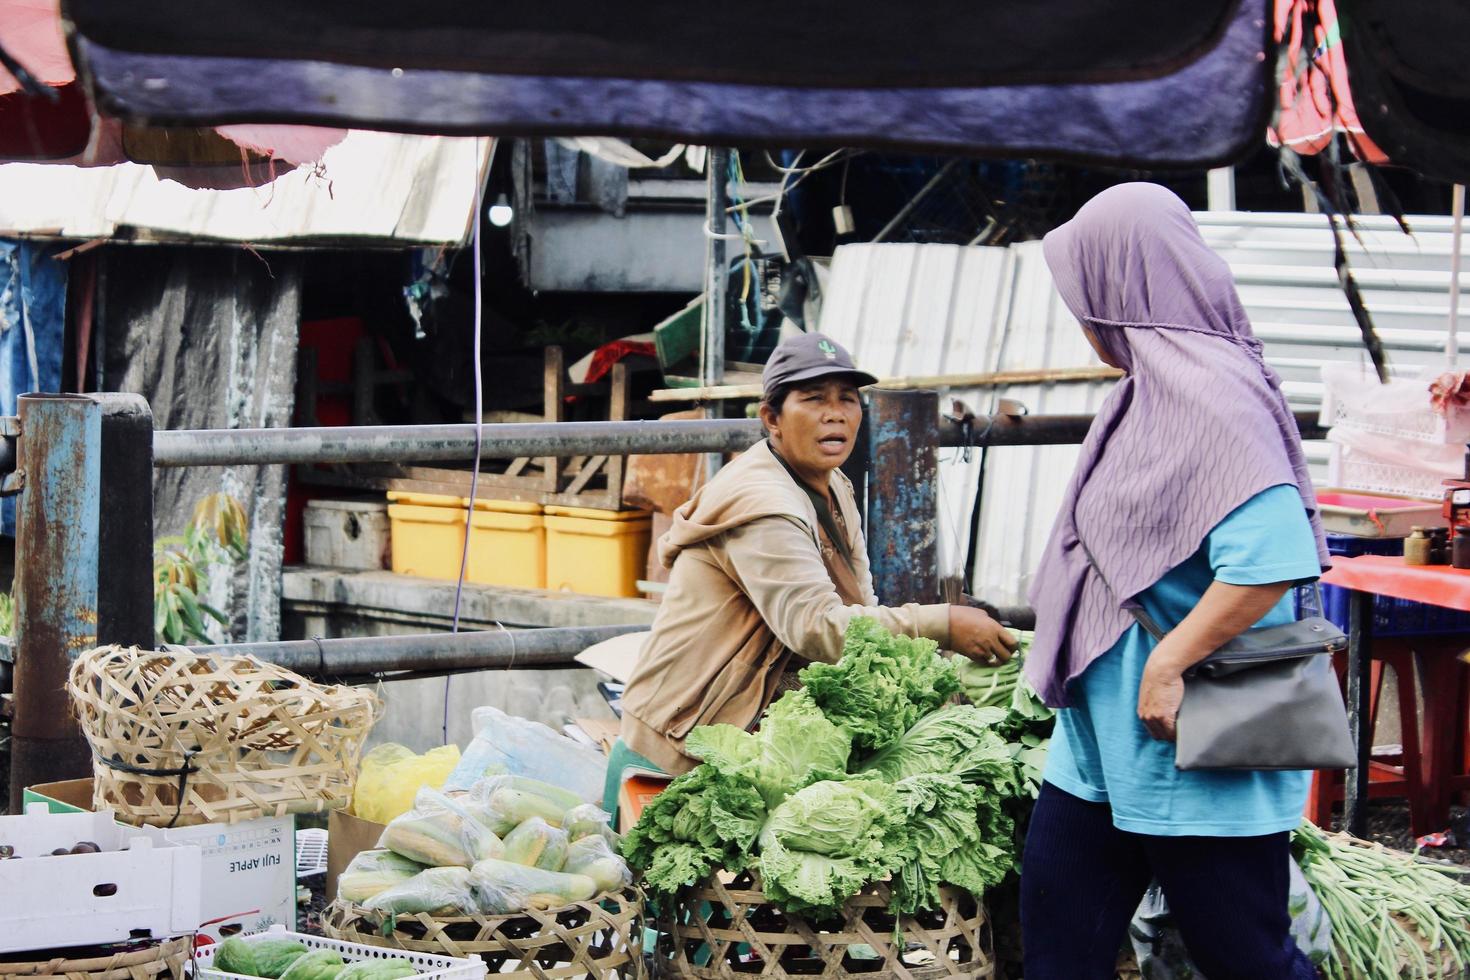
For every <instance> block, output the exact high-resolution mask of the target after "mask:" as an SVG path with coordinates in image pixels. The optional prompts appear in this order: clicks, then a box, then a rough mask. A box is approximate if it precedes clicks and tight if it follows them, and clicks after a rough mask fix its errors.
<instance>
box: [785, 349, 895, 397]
mask: <svg viewBox="0 0 1470 980" xmlns="http://www.w3.org/2000/svg"><path fill="white" fill-rule="evenodd" d="M833 374H841V375H847V376H848V377H850V378H852V380H853V381H854V382H855V383H856V384H857V385H858V387H862V386H863V385H871V384H877V383H878V379H877V378H875V377H873V376H872V375H871V374H869V373H868V372H866V371H859V370H858V369H857V367H856V366H854V365H853V363H852V355H851V354H849V353H848V352H847V349H846V348H845V347H843V346H842V345H841V344H839V343H837V341H835V340H833V339H832V338H830V337H825V336H823V335H822V334H819V333H804V334H801V335H799V336H796V337H792V338H791V339H790V340H787V341H785V342H784V343H782V344H781V346H779V347H777V348H776V349H775V350H774V351H772V352H771V359H770V360H769V361H767V362H766V368H765V370H764V371H763V372H761V394H762V396H763V397H766V398H769V397H770V396H771V395H772V394H773V393H775V391H776V389H777V388H780V387H782V386H783V385H789V384H794V383H796V382H798V381H811V380H812V379H813V378H825V377H827V376H828V375H833Z"/></svg>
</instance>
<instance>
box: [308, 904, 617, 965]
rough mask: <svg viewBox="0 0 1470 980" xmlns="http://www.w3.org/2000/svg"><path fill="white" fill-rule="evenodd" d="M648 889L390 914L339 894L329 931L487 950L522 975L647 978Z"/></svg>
mask: <svg viewBox="0 0 1470 980" xmlns="http://www.w3.org/2000/svg"><path fill="white" fill-rule="evenodd" d="M643 926H644V921H643V895H642V893H640V892H639V891H638V890H637V889H634V888H629V889H626V890H625V891H622V892H619V893H610V894H606V895H602V896H600V897H598V898H596V899H592V900H590V901H586V902H576V903H574V904H572V905H566V906H563V907H561V908H556V909H547V910H544V911H543V910H537V909H528V910H526V911H524V912H518V913H516V914H514V915H500V916H483V915H475V916H461V917H454V918H439V917H434V916H429V915H422V914H420V915H398V916H391V915H385V914H384V913H381V912H370V911H367V910H365V909H363V908H361V907H358V906H355V905H352V904H350V903H347V902H344V901H342V900H340V899H339V900H338V901H336V902H335V903H333V904H332V905H331V906H330V907H328V909H327V911H326V913H325V914H324V915H323V919H322V931H323V932H324V933H326V935H327V936H329V937H331V938H333V939H342V940H346V941H348V942H354V943H366V944H369V945H375V946H383V947H386V948H389V949H402V950H409V951H412V952H419V953H443V954H445V955H448V956H472V955H473V956H479V957H480V958H481V959H482V960H484V961H485V965H486V967H488V969H489V971H490V973H491V974H494V975H497V976H499V977H510V978H516V980H574V978H580V977H598V978H611V977H620V978H627V980H642V978H643V977H644V976H645V973H646V971H645V968H644V959H643Z"/></svg>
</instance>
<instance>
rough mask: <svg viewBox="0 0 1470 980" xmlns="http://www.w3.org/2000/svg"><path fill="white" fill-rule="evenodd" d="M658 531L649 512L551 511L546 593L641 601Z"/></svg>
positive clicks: (560, 508) (547, 532)
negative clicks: (641, 586)
mask: <svg viewBox="0 0 1470 980" xmlns="http://www.w3.org/2000/svg"><path fill="white" fill-rule="evenodd" d="M652 527H653V521H652V520H651V519H650V518H649V514H648V512H647V511H641V510H620V511H609V510H591V509H589V508H586V507H547V508H546V587H547V588H549V589H554V590H558V591H567V592H580V593H582V594H583V595H605V596H628V597H636V596H637V595H638V579H639V577H640V576H642V574H643V571H644V569H645V568H646V567H647V563H648V545H649V539H650V537H651V536H652Z"/></svg>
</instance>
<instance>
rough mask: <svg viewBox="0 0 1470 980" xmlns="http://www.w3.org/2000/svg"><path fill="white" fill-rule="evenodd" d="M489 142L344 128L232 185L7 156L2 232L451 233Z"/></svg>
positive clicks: (336, 236)
mask: <svg viewBox="0 0 1470 980" xmlns="http://www.w3.org/2000/svg"><path fill="white" fill-rule="evenodd" d="M491 144H492V140H491V139H489V138H459V137H444V136H408V135H400V134H394V133H379V132H369V131H365V130H353V131H352V132H350V133H348V135H347V137H346V139H344V140H343V141H342V142H341V143H339V144H337V145H336V146H333V147H332V148H330V149H329V150H327V151H326V154H325V155H324V156H323V158H322V162H321V165H320V166H319V167H312V166H301V167H297V168H295V169H293V170H290V171H289V172H287V173H284V174H282V175H281V176H280V177H277V178H276V179H275V180H273V181H270V182H269V183H265V184H261V185H260V186H256V187H244V188H239V189H235V190H198V189H193V188H189V187H186V186H184V185H183V184H179V183H177V182H175V181H172V180H165V179H160V178H159V176H158V174H157V173H156V172H155V171H154V169H153V167H151V166H146V165H142V164H136V163H120V164H117V165H115V166H111V167H73V166H67V165H61V164H47V163H7V164H3V165H0V236H6V237H38V236H47V237H57V238H76V239H94V238H112V237H126V238H130V239H145V240H150V241H173V242H177V241H199V240H213V241H234V242H249V243H252V244H257V245H271V244H276V245H288V244H295V245H307V244H353V245H389V244H397V245H413V244H444V243H451V244H452V243H457V242H462V241H464V240H465V239H466V236H467V235H468V232H469V228H470V217H471V212H472V211H473V210H474V199H475V188H476V186H477V184H478V182H479V181H480V179H481V178H482V176H483V174H484V172H485V166H486V164H487V162H488V159H489V152H490V146H491ZM281 166H283V167H287V166H289V165H288V164H281Z"/></svg>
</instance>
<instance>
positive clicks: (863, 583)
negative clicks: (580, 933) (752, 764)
mask: <svg viewBox="0 0 1470 980" xmlns="http://www.w3.org/2000/svg"><path fill="white" fill-rule="evenodd" d="M876 381H877V379H876V378H874V377H873V376H872V375H870V374H868V373H866V372H864V371H859V370H858V369H857V368H856V367H855V366H854V365H853V363H852V358H851V357H850V356H849V355H848V353H847V351H845V350H843V349H842V347H841V346H839V345H838V344H836V343H834V342H833V341H832V340H830V339H828V338H826V337H823V336H821V335H819V334H803V335H801V336H799V337H796V338H794V339H792V340H788V341H786V342H785V343H783V344H782V345H781V346H780V347H778V348H777V349H776V351H775V352H774V353H773V354H772V355H771V359H770V362H769V363H768V364H767V365H766V368H765V372H764V374H763V376H762V382H763V389H764V390H763V393H762V398H761V404H760V418H761V421H762V422H763V423H764V424H765V427H766V433H767V438H766V439H765V440H764V441H763V442H761V443H759V444H757V445H756V446H754V447H752V448H751V449H749V450H747V451H746V452H744V453H743V454H741V455H740V456H739V457H738V458H737V459H735V460H734V461H733V462H731V463H730V464H729V465H727V466H725V467H723V468H722V469H721V470H720V472H719V473H718V474H717V475H716V476H715V477H714V478H713V479H712V480H710V482H709V483H708V484H706V485H705V486H704V487H702V488H701V489H700V490H699V491H698V492H697V493H696V494H695V495H694V497H693V499H691V500H690V501H689V502H688V503H686V504H684V506H682V507H680V508H679V509H678V511H677V512H676V513H675V514H674V523H673V528H672V529H671V530H670V531H669V532H668V534H666V535H664V537H663V538H662V539H660V540H659V543H658V556H659V560H660V561H661V562H662V563H663V564H664V566H665V567H667V568H668V569H669V570H670V573H669V585H668V590H667V591H666V592H665V594H664V598H663V603H662V605H661V606H660V607H659V611H658V616H657V617H656V618H655V619H654V622H653V632H652V633H651V634H650V636H649V638H648V641H647V643H646V644H645V646H644V649H643V654H642V656H641V657H640V659H639V662H638V666H637V668H636V669H635V671H634V672H633V675H632V676H631V677H630V678H629V681H628V686H627V690H626V692H625V694H624V696H623V719H622V738H621V739H620V741H619V743H618V744H617V745H616V746H615V747H614V752H613V756H612V758H611V759H610V760H609V761H610V765H609V772H608V785H607V795H606V796H605V798H604V801H603V803H604V806H606V807H608V808H612V807H613V806H615V805H616V802H617V792H618V788H619V786H620V784H621V779H622V774H623V772H624V770H625V769H626V768H627V767H629V766H644V767H648V768H656V769H658V770H662V771H663V772H666V773H670V774H678V773H682V772H686V771H688V770H689V769H692V768H693V767H694V766H695V765H697V764H698V760H696V759H693V758H691V757H689V756H688V755H686V754H685V752H684V738H685V736H686V735H688V734H689V732H690V731H691V730H692V729H694V728H695V727H697V726H700V725H715V724H722V723H723V724H730V725H736V726H738V727H740V728H744V729H749V728H751V727H753V726H754V725H755V723H756V721H757V719H759V718H760V715H761V712H762V711H764V710H765V708H766V706H767V705H769V704H770V703H771V701H773V700H774V699H775V698H776V696H777V694H778V693H779V692H781V691H782V690H785V689H787V688H788V687H794V686H797V684H798V682H797V680H796V671H797V670H798V669H799V668H800V667H801V666H803V665H804V664H806V663H808V662H811V661H824V662H828V663H830V662H834V661H836V660H837V659H838V658H839V657H840V656H841V655H842V638H843V633H844V632H845V631H846V629H847V624H848V621H849V620H851V619H852V618H853V617H854V616H870V617H872V618H873V619H876V620H877V621H878V622H879V623H881V624H882V625H883V626H884V627H885V628H886V629H888V630H890V631H892V632H894V633H901V634H904V635H907V636H922V637H927V638H929V639H932V640H934V641H936V642H937V643H939V645H940V646H941V647H944V648H945V649H949V650H954V651H956V652H957V653H960V654H963V655H965V656H968V657H972V658H975V659H981V660H986V661H992V662H993V661H996V660H1005V659H1007V658H1009V656H1010V651H1011V650H1012V649H1013V648H1014V647H1015V639H1014V637H1013V635H1012V634H1011V633H1010V632H1009V631H1008V630H1006V629H1005V628H1004V627H1002V626H1001V625H1000V624H999V623H997V622H996V621H995V620H994V619H992V618H991V617H990V616H988V615H987V614H986V613H984V612H982V611H981V610H979V609H974V608H970V607H968V606H960V605H955V606H951V605H945V604H934V605H919V604H908V605H903V606H880V605H879V604H878V598H877V597H876V596H875V595H874V594H873V578H872V575H871V574H870V572H869V569H868V558H867V545H866V544H865V542H864V540H863V532H862V527H861V526H860V524H859V518H858V506H857V501H856V498H855V497H854V495H853V489H852V484H851V483H850V482H848V479H847V477H846V476H844V475H843V473H842V471H841V470H840V469H839V467H840V466H842V464H843V463H845V462H847V458H848V456H850V455H851V454H852V450H853V446H854V444H855V442H856V440H857V434H858V426H859V425H860V424H861V422H862V418H863V405H862V400H861V398H860V397H859V394H858V389H859V388H861V387H862V386H864V385H869V384H873V383H874V382H876Z"/></svg>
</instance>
